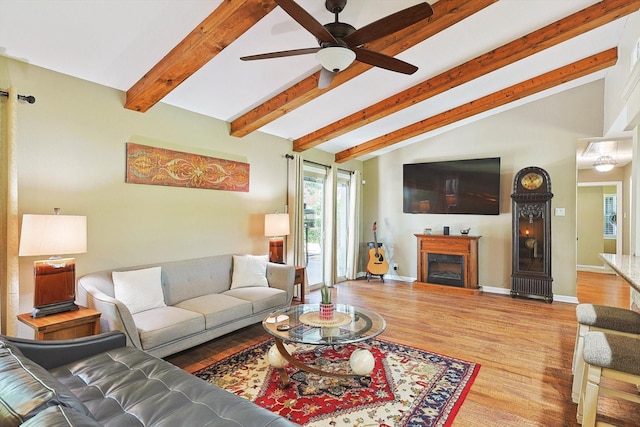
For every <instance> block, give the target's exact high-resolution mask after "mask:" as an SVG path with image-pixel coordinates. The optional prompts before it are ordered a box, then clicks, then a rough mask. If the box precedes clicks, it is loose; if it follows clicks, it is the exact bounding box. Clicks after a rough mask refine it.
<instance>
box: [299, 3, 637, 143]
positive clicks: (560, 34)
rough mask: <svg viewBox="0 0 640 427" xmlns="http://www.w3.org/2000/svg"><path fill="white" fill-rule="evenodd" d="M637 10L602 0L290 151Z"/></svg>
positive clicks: (355, 115)
mask: <svg viewBox="0 0 640 427" xmlns="http://www.w3.org/2000/svg"><path fill="white" fill-rule="evenodd" d="M436 4H437V3H436ZM638 8H640V0H603V1H601V2H599V3H596V4H594V5H592V6H590V7H587V8H586V9H583V10H581V11H579V12H576V13H574V14H572V15H569V16H567V17H565V18H563V19H561V20H559V21H556V22H554V23H552V24H550V25H547V26H546V27H543V28H541V29H539V30H537V31H534V32H532V33H529V34H527V35H526V36H524V37H521V38H519V39H517V40H514V41H512V42H510V43H507V44H505V45H503V46H501V47H499V48H497V49H495V50H492V51H490V52H487V53H485V54H483V55H480V56H478V57H476V58H474V59H472V60H470V61H467V62H465V63H464V64H461V65H459V66H457V67H454V68H452V69H450V70H448V71H445V72H444V73H442V74H439V75H437V76H435V77H432V78H430V79H428V80H425V81H424V82H422V83H419V84H417V85H415V86H413V87H411V88H409V89H406V90H404V91H402V92H400V93H398V94H396V95H394V96H392V97H389V98H387V99H384V100H382V101H380V102H378V103H376V104H373V105H371V106H369V107H366V108H364V109H362V110H360V111H358V112H356V113H353V114H351V115H349V116H347V117H344V118H342V119H340V120H338V121H336V122H334V123H331V124H329V125H327V126H325V127H323V128H321V129H318V130H316V131H314V132H312V133H310V134H308V135H305V136H303V137H301V138H298V139H296V140H295V141H294V142H293V149H294V151H298V152H300V151H304V150H308V149H310V148H313V147H315V146H317V145H319V144H321V143H323V142H325V141H328V140H330V139H333V138H336V137H338V136H340V135H343V134H345V133H347V132H350V131H353V130H355V129H357V128H359V127H361V126H364V125H366V124H369V123H372V122H374V121H376V120H378V119H380V118H383V117H386V116H388V115H390V114H393V113H395V112H397V111H400V110H402V109H404V108H407V107H410V106H412V105H415V104H417V103H419V102H422V101H424V100H426V99H429V98H431V97H433V96H435V95H438V94H440V93H443V92H446V91H447V90H449V89H452V88H454V87H456V86H459V85H461V84H464V83H467V82H469V81H471V80H474V79H476V78H478V77H481V76H483V75H485V74H488V73H490V72H493V71H495V70H498V69H500V68H502V67H504V66H506V65H509V64H511V63H514V62H516V61H519V60H521V59H523V58H526V57H528V56H530V55H533V54H535V53H538V52H541V51H543V50H545V49H547V48H549V47H551V46H554V45H557V44H559V43H562V42H564V41H567V40H569V39H571V38H573V37H576V36H578V35H580V34H583V33H586V32H588V31H590V30H593V29H594V28H597V27H599V26H601V25H604V24H607V23H610V22H613V21H615V20H616V19H618V18H621V17H623V16H626V15H629V14H631V13H633V12H635V11H637V10H638ZM345 151H348V150H345Z"/></svg>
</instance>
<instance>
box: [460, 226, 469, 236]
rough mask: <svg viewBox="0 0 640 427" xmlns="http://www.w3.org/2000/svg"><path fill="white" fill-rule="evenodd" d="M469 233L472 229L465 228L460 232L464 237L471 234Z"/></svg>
mask: <svg viewBox="0 0 640 427" xmlns="http://www.w3.org/2000/svg"><path fill="white" fill-rule="evenodd" d="M469 231H471V228H464V229H462V230H460V234H462V235H463V236H466V235H467V234H469Z"/></svg>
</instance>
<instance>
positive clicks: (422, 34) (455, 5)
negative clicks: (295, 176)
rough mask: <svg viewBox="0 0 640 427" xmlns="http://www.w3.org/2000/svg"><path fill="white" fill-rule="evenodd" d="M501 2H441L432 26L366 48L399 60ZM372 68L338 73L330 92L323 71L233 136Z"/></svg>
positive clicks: (255, 114) (242, 122) (239, 122)
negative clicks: (321, 79)
mask: <svg viewBox="0 0 640 427" xmlns="http://www.w3.org/2000/svg"><path fill="white" fill-rule="evenodd" d="M497 1H498V0H439V1H438V2H436V3H434V4H433V6H432V7H433V15H432V16H431V17H430V18H429V20H428V23H426V24H425V23H424V22H419V23H417V24H414V25H412V26H410V27H408V28H405V29H404V30H401V31H397V32H396V33H394V34H391V35H389V36H387V37H383V38H381V39H379V40H376V41H373V42H371V43H368V44H366V45H365V47H366V48H367V49H370V50H374V51H377V52H382V53H384V54H386V55H390V56H395V55H397V54H399V53H400V52H402V51H405V50H407V49H409V48H410V47H412V46H415V45H416V44H418V43H420V42H422V41H424V40H426V39H428V38H429V37H431V36H432V35H434V34H437V33H439V32H440V31H443V30H445V29H447V28H449V27H450V26H452V25H454V24H456V23H457V22H459V21H462V20H463V19H465V18H467V17H469V16H471V15H473V14H474V13H476V12H478V11H480V10H482V9H484V8H485V7H487V6H489V5H491V4H493V3H495V2H497ZM370 68H371V66H370V65H367V64H364V63H361V62H357V61H356V62H354V63H353V65H351V66H350V67H348V68H347V69H346V70H344V71H342V72H340V73H338V75H336V76H335V78H334V79H333V82H332V83H331V86H330V87H329V88H327V89H318V78H319V75H320V71H318V72H316V73H314V74H313V75H311V76H309V77H307V78H305V79H304V80H302V81H300V82H298V83H296V84H295V85H293V86H291V87H290V88H288V89H285V90H284V91H283V92H281V93H279V94H278V95H276V96H275V97H273V98H271V99H269V100H268V101H266V102H264V103H262V104H260V105H258V106H257V107H255V108H254V109H252V110H251V111H248V112H247V113H245V114H243V115H242V116H240V117H238V118H237V119H235V120H233V121H232V122H231V135H233V136H238V137H242V136H246V135H248V134H249V133H251V132H253V131H255V130H257V129H260V128H261V127H262V126H264V125H266V124H268V123H271V122H272V121H274V120H276V119H278V118H280V117H282V116H283V115H285V114H287V113H288V112H290V111H292V110H294V109H296V108H298V107H300V106H302V105H304V104H306V103H307V102H309V101H311V100H313V99H315V98H317V97H318V96H320V95H322V94H323V93H326V92H327V91H328V90H331V89H333V88H335V87H337V86H339V85H341V84H343V83H345V82H347V81H349V80H351V79H353V78H354V77H357V76H359V75H360V74H362V73H364V72H365V71H367V70H369V69H370Z"/></svg>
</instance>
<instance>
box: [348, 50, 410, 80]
mask: <svg viewBox="0 0 640 427" xmlns="http://www.w3.org/2000/svg"><path fill="white" fill-rule="evenodd" d="M351 50H353V51H354V52H355V53H356V61H360V62H364V63H365V64H369V65H373V66H376V67H380V68H384V69H385V70H391V71H396V72H398V73H403V74H413V73H415V72H416V71H418V67H416V66H415V65H411V64H409V63H408V62H404V61H401V60H399V59H397V58H394V57H393V56H389V55H385V54H382V53H378V52H374V51H372V50H367V49H362V48H360V47H357V48H353V49H351Z"/></svg>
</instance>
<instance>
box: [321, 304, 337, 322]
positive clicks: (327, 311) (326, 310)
mask: <svg viewBox="0 0 640 427" xmlns="http://www.w3.org/2000/svg"><path fill="white" fill-rule="evenodd" d="M333 309H334V306H333V303H331V304H320V320H331V319H333Z"/></svg>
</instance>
